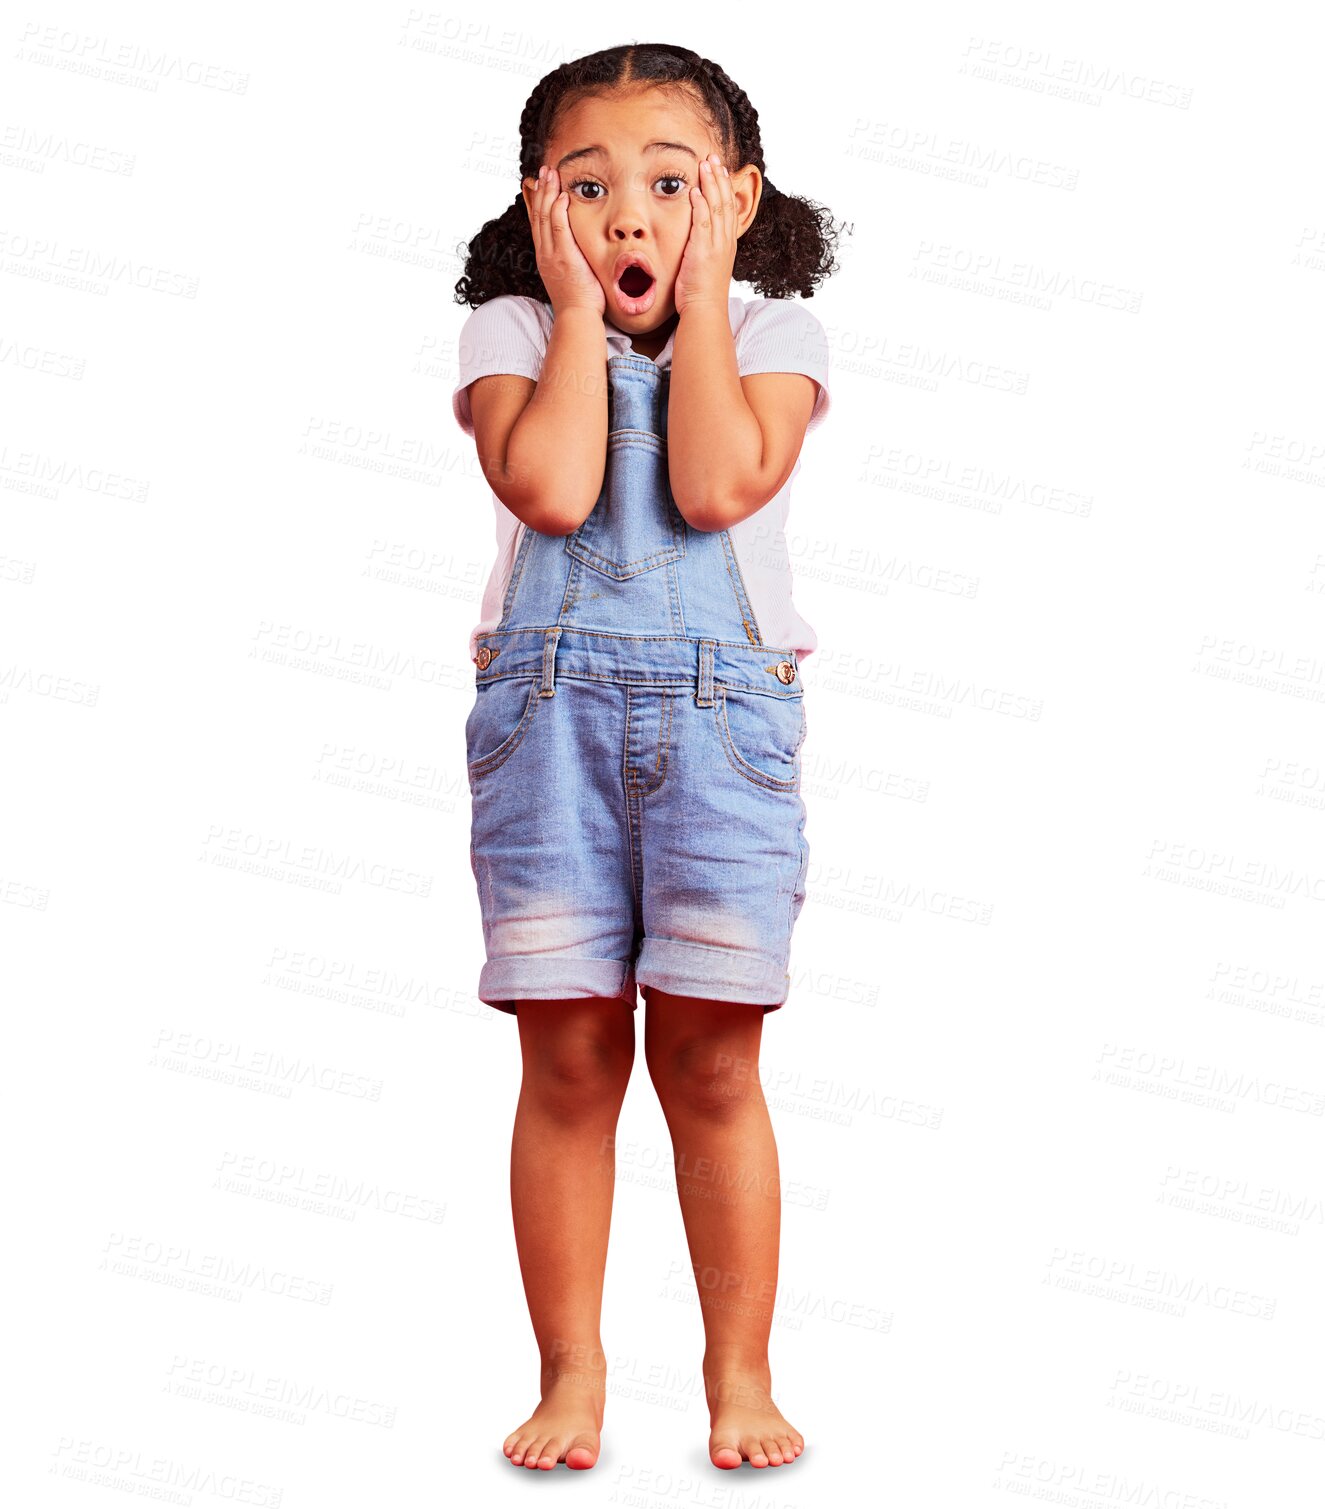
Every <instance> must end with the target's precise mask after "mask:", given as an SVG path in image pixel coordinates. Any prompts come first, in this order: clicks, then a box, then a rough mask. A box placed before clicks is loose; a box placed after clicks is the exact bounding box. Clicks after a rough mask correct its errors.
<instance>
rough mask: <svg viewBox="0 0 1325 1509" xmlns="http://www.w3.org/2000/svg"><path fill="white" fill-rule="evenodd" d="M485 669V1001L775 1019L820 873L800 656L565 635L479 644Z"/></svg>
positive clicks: (477, 747) (475, 810) (741, 645)
mask: <svg viewBox="0 0 1325 1509" xmlns="http://www.w3.org/2000/svg"><path fill="white" fill-rule="evenodd" d="M477 663H478V665H479V670H478V672H477V676H476V688H475V697H474V704H473V707H472V709H471V711H470V713H469V717H468V720H467V722H466V724H465V741H466V752H467V758H468V771H469V785H470V793H471V797H472V825H471V844H470V858H471V863H472V866H473V871H474V878H475V881H476V883H477V886H478V895H479V902H480V910H481V915H482V921H483V937H484V942H485V945H486V951H487V962H486V963H485V964H484V965H483V967H482V971H481V973H480V976H479V987H478V995H479V999H480V1000H482V1001H484V1002H486V1003H487V1004H488V1005H490V1006H495V1007H496V1008H497V1009H498V1010H500V1011H505V1012H510V1013H514V1012H515V1002H516V1001H517V1000H539V999H541V1000H555V999H560V998H563V997H583V996H597V997H605V998H610V999H614V1000H620V1001H622V1002H624V1003H625V1004H627V1005H629V1006H630V1007H632V1008H634V1007H635V1006H636V1005H637V1004H638V1002H637V999H636V988H637V986H653V987H655V988H656V989H658V990H662V991H667V992H669V993H672V994H676V995H686V996H693V997H699V998H703V999H708V1000H721V1001H742V1002H748V1003H752V1004H757V1005H762V1006H763V1007H764V1009H765V1010H766V1011H772V1010H775V1009H776V1008H777V1007H779V1006H781V1005H782V1003H783V1002H784V1001H785V1000H786V998H787V992H788V988H789V985H790V979H789V976H788V973H787V967H788V961H789V955H790V946H791V933H792V928H793V927H794V925H795V922H796V918H797V916H798V915H799V913H800V910H801V906H802V904H803V902H804V900H805V889H804V888H805V875H806V869H807V866H808V863H809V848H808V845H807V843H806V840H805V805H804V803H803V801H802V799H801V793H800V786H801V745H802V743H803V741H804V738H805V732H806V721H805V703H804V687H803V684H802V682H801V679H800V676H799V675H798V674H797V663H796V655H795V653H794V651H790V650H780V649H776V648H769V647H767V646H764V645H753V644H750V643H748V642H735V641H721V640H714V639H700V638H692V637H689V636H685V635H676V636H668V635H632V634H624V633H616V632H606V631H601V630H594V629H586V628H575V627H570V626H566V625H564V624H563V625H560V626H557V627H551V628H516V629H510V630H500V629H499V630H496V631H494V632H491V633H487V634H484V635H483V648H482V649H481V650H480V653H479V657H478V661H477Z"/></svg>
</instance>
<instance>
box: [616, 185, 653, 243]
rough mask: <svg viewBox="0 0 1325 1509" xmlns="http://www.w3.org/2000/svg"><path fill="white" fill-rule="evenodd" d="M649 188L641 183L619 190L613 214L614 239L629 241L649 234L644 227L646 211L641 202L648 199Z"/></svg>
mask: <svg viewBox="0 0 1325 1509" xmlns="http://www.w3.org/2000/svg"><path fill="white" fill-rule="evenodd" d="M648 192H649V186H648V184H647V183H644V182H640V183H638V184H631V185H630V186H629V187H624V186H623V187H622V188H620V189H618V190H617V193H616V196H615V204H614V207H613V214H612V238H613V239H614V240H616V241H629V240H632V239H635V238H637V237H640V236H645V235H647V234H648V232H647V231H646V229H645V226H644V211H643V207H642V203H641V201H645V200H647V198H648Z"/></svg>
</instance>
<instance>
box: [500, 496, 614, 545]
mask: <svg viewBox="0 0 1325 1509" xmlns="http://www.w3.org/2000/svg"><path fill="white" fill-rule="evenodd" d="M493 491H494V492H495V493H496V494H497V497H498V498H499V499H500V500H501V501H502V503H504V504H505V505H506V507H507V508H509V509H510V511H511V512H512V513H513V514H514V515H515V516H516V518H517V519H519V520H520V522H521V523H522V524H525V525H527V526H528V527H529V528H530V529H533V530H536V531H537V532H538V533H539V534H552V535H566V534H574V533H575V531H576V530H577V529H578V528H579V527H580V525H581V524H583V523H584V521H585V519H587V518H588V517H589V514H590V513H591V512H592V511H593V508H592V504H590V505H588V506H581V505H580V504H579V503H578V502H577V501H576V500H574V499H568V498H566V497H565V496H564V495H562V494H552V495H548V494H544V493H539V492H536V491H533V490H530V489H528V488H521V487H510V486H507V487H496V486H494V488H493ZM594 501H595V502H596V501H597V499H596V498H595V500H594Z"/></svg>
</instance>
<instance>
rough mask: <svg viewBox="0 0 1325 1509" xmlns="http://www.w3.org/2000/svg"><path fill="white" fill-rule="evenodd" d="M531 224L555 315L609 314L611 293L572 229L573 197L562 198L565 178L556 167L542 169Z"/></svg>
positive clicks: (539, 273) (545, 284)
mask: <svg viewBox="0 0 1325 1509" xmlns="http://www.w3.org/2000/svg"><path fill="white" fill-rule="evenodd" d="M529 225H530V228H531V229H532V231H533V233H534V254H535V257H536V258H537V261H538V275H539V277H541V278H542V280H543V287H544V288H546V289H547V293H548V298H550V299H551V300H552V312H553V314H554V315H555V314H559V313H560V312H561V311H562V310H563V309H573V308H577V307H578V308H585V309H593V310H595V311H596V312H597V313H598V314H600V315H603V316H606V314H607V295H606V294H605V293H604V292H603V285H602V284H601V283H600V282H599V281H598V279H597V278H596V277H595V276H594V270H593V268H592V267H590V266H589V263H588V261H587V260H586V258H585V255H584V253H583V252H582V251H581V250H580V244H579V242H578V241H576V239H575V233H574V232H573V231H572V230H571V228H570V196H569V194H567V195H566V196H565V197H564V198H563V197H562V194H561V178H560V175H559V174H558V173H557V170H556V169H555V168H540V169H539V170H538V180H537V186H536V187H535V189H534V202H533V207H532V208H531V209H530V210H529Z"/></svg>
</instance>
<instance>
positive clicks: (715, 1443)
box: [709, 1436, 741, 1467]
mask: <svg viewBox="0 0 1325 1509" xmlns="http://www.w3.org/2000/svg"><path fill="white" fill-rule="evenodd" d="M709 1460H710V1461H711V1462H712V1463H713V1465H714V1466H715V1467H739V1466H740V1465H741V1448H740V1444H739V1443H738V1441H737V1440H736V1438H735V1437H734V1436H713V1437H710V1439H709Z"/></svg>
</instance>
